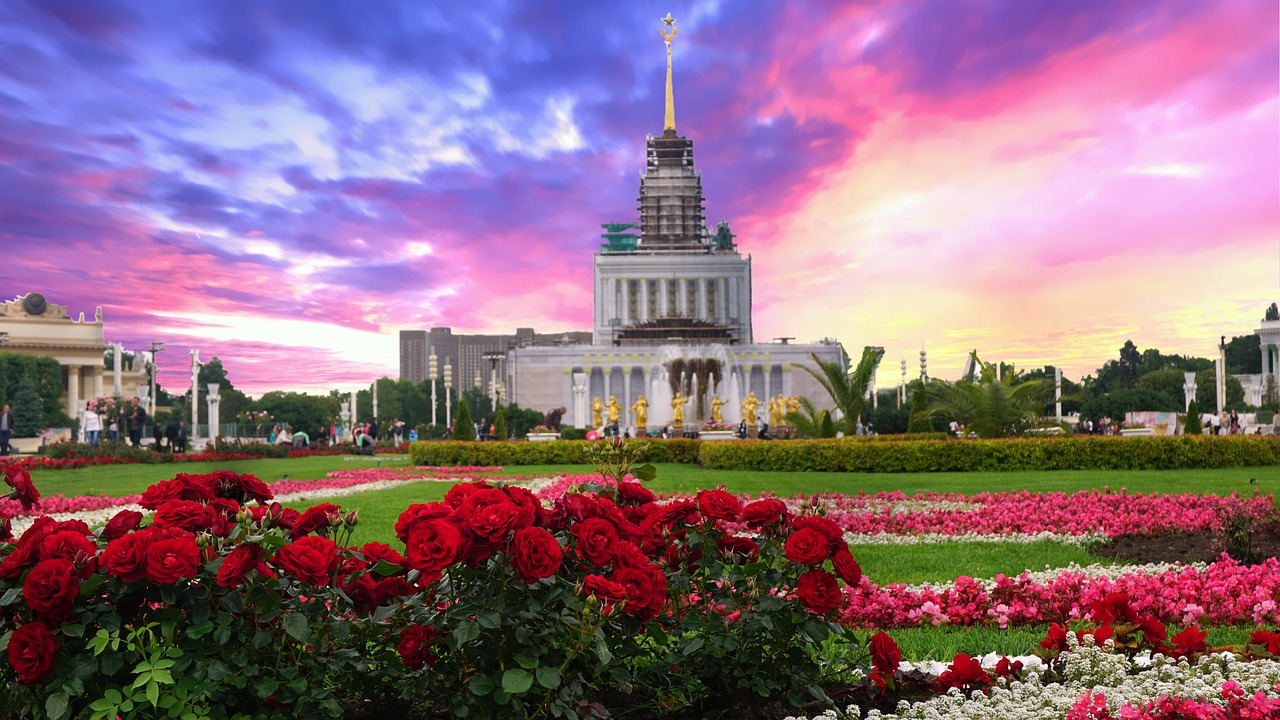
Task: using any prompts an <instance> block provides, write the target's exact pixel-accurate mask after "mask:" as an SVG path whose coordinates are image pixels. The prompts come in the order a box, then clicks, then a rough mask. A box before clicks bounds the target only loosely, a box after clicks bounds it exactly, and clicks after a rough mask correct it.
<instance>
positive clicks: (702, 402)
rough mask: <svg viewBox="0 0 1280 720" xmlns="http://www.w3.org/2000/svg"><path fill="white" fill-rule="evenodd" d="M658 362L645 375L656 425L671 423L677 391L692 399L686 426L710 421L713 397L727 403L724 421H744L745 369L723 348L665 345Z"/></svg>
mask: <svg viewBox="0 0 1280 720" xmlns="http://www.w3.org/2000/svg"><path fill="white" fill-rule="evenodd" d="M657 360H658V361H657V363H655V364H654V366H653V367H651V368H650V369H649V370H648V371H647V372H646V373H645V377H646V385H647V390H648V395H647V397H648V398H649V407H650V408H651V412H652V416H653V419H654V421H655V423H654V424H666V423H668V422H670V421H671V399H672V398H673V397H675V393H676V391H679V392H681V393H683V394H684V395H685V397H687V398H689V399H690V400H691V402H690V405H689V409H688V410H687V411H686V413H685V424H686V425H689V426H693V427H697V426H699V425H701V424H702V423H704V422H706V421H707V420H709V419H710V417H709V415H710V413H709V412H708V408H709V407H710V404H711V397H712V395H714V394H719V395H720V397H721V399H723V400H724V401H725V406H724V410H723V413H724V420H725V422H727V423H736V422H738V421H739V420H740V419H741V414H742V411H741V408H740V406H741V405H742V398H743V395H744V393H743V391H742V388H743V387H744V386H745V379H744V377H743V374H742V369H741V368H740V367H738V366H737V364H735V363H733V362H731V361H730V360H729V355H728V352H727V351H726V349H725V346H724V345H719V344H713V345H662V346H660V347H659V348H658V359H657Z"/></svg>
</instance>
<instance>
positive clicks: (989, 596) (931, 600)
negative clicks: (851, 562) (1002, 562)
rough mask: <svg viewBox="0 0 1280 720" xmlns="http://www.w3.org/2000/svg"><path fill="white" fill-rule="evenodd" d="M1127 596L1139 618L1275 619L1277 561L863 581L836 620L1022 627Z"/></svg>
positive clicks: (1278, 607) (851, 589) (1082, 614)
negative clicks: (948, 581) (1038, 577)
mask: <svg viewBox="0 0 1280 720" xmlns="http://www.w3.org/2000/svg"><path fill="white" fill-rule="evenodd" d="M1118 592H1119V593H1127V594H1128V596H1129V597H1130V598H1131V604H1132V606H1133V608H1134V610H1136V611H1137V612H1139V613H1151V614H1152V615H1154V616H1155V617H1156V618H1158V619H1159V620H1160V621H1161V622H1170V623H1177V624H1183V625H1187V624H1191V623H1201V624H1217V625H1229V624H1237V623H1257V624H1263V623H1276V622H1277V621H1280V604H1278V602H1277V601H1278V600H1280V562H1278V561H1277V560H1276V559H1275V558H1270V559H1268V560H1267V561H1265V562H1263V563H1260V564H1258V565H1241V564H1239V563H1237V562H1236V561H1234V560H1231V559H1230V558H1227V557H1226V556H1224V557H1223V559H1222V560H1219V561H1218V562H1215V563H1213V564H1211V565H1209V566H1208V567H1206V568H1205V569H1203V570H1199V569H1196V568H1195V567H1191V566H1175V567H1172V568H1170V569H1168V570H1165V571H1162V572H1147V571H1142V570H1139V571H1135V572H1133V573H1127V574H1124V575H1121V576H1120V577H1117V578H1109V577H1097V576H1093V575H1090V574H1089V573H1088V572H1086V571H1084V570H1067V571H1063V572H1062V573H1061V574H1059V575H1058V576H1057V577H1055V578H1052V579H1050V580H1048V581H1046V582H1036V581H1033V580H1032V579H1031V578H1030V576H1029V575H1028V574H1027V573H1023V574H1022V575H1020V576H1019V577H1016V578H1010V577H1005V576H1004V575H1000V576H997V578H996V581H995V584H994V587H990V588H989V587H987V586H985V585H984V584H983V583H979V582H978V581H975V580H974V579H973V578H969V577H960V578H957V579H956V581H955V582H954V583H953V584H952V585H951V586H949V587H947V586H940V587H933V586H928V585H926V586H923V587H919V588H910V587H908V586H906V585H901V584H891V585H886V586H884V587H881V586H879V585H876V584H875V583H874V582H872V581H871V580H870V579H868V578H866V577H863V578H862V581H861V582H860V583H859V584H857V585H849V586H848V587H847V588H846V590H845V595H846V602H845V604H844V607H843V609H842V610H841V620H842V621H843V622H845V623H847V624H849V625H854V626H858V627H877V628H896V627H913V626H918V625H927V624H932V625H942V624H949V625H998V626H1000V627H1006V626H1008V625H1026V624H1035V623H1046V622H1066V621H1068V620H1084V619H1090V620H1092V619H1094V618H1093V617H1092V612H1093V611H1092V609H1091V608H1092V606H1093V603H1094V602H1095V601H1099V600H1102V599H1103V598H1105V597H1106V596H1107V595H1109V594H1111V593H1118Z"/></svg>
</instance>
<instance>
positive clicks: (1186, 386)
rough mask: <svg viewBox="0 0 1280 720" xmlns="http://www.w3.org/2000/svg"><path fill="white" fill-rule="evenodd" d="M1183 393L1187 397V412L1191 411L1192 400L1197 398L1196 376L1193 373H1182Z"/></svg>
mask: <svg viewBox="0 0 1280 720" xmlns="http://www.w3.org/2000/svg"><path fill="white" fill-rule="evenodd" d="M1182 379H1183V383H1182V392H1183V394H1184V395H1185V396H1186V400H1187V407H1186V410H1185V411H1186V412H1190V411H1191V400H1192V399H1193V398H1194V397H1195V396H1196V374H1195V373H1193V372H1184V373H1182Z"/></svg>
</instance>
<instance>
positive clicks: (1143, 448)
mask: <svg viewBox="0 0 1280 720" xmlns="http://www.w3.org/2000/svg"><path fill="white" fill-rule="evenodd" d="M894 437H895V436H891V435H890V436H883V435H882V436H878V437H877V438H872V439H871V440H873V441H870V442H869V441H866V440H858V439H849V438H845V439H842V440H793V441H791V442H785V443H762V442H723V443H704V444H703V446H702V447H701V448H700V449H699V452H698V463H699V464H700V465H702V466H703V467H704V468H707V469H713V470H756V471H764V472H776V471H815V472H868V473H871V472H874V473H924V472H970V471H982V472H986V471H1014V470H1028V471H1029V470H1167V469H1175V468H1225V467H1257V466H1266V465H1280V443H1277V442H1275V440H1274V439H1273V438H1270V437H1267V436H1264V435H1235V436H1231V437H1216V438H1215V437H1211V436H1200V437H1195V436H1185V435H1182V436H1176V437H1137V438H1126V437H1057V438H1053V437H1047V438H1018V439H997V440H975V441H967V442H955V441H939V440H892V439H891V438H894ZM898 437H901V436H898ZM874 440H880V441H879V442H875V441H874ZM544 444H555V443H544Z"/></svg>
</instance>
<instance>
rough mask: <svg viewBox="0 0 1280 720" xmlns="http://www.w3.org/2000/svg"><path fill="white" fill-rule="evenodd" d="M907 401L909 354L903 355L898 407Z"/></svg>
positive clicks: (900, 407)
mask: <svg viewBox="0 0 1280 720" xmlns="http://www.w3.org/2000/svg"><path fill="white" fill-rule="evenodd" d="M906 401H907V356H906V355H903V356H902V383H901V384H900V385H899V386H898V409H899V410H901V409H902V403H904V402H906Z"/></svg>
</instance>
